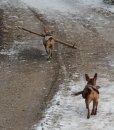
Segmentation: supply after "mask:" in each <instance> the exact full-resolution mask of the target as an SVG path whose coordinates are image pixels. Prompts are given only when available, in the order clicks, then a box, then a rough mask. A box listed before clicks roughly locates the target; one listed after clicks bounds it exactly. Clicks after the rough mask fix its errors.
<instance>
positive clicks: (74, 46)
mask: <svg viewBox="0 0 114 130" xmlns="http://www.w3.org/2000/svg"><path fill="white" fill-rule="evenodd" d="M18 28H20V29H23V30H25V31H27V32H30V33H33V34H35V35H39V36H41V37H44V35H43V34H41V33H37V32H34V31H31V30H29V29H27V28H24V27H21V26H18ZM54 39H55V41H56V42H59V43H62V44H64V45H66V46H69V47H72V48H75V49H77V46H76V45H75V44H74V45H72V44H70V43H67V42H64V41H61V40H59V39H57V38H54Z"/></svg>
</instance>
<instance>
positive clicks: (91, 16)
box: [0, 0, 114, 130]
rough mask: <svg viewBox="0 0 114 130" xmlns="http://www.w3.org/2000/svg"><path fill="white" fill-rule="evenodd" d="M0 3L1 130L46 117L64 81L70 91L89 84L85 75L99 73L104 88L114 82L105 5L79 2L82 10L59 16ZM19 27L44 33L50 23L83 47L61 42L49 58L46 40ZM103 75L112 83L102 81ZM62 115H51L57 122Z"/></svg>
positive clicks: (113, 43) (17, 129)
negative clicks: (71, 84) (84, 4)
mask: <svg viewBox="0 0 114 130" xmlns="http://www.w3.org/2000/svg"><path fill="white" fill-rule="evenodd" d="M0 7H1V9H0V61H1V64H0V71H1V75H0V85H1V87H0V104H1V107H0V129H1V130H24V129H27V130H28V129H29V128H31V126H32V125H34V124H35V123H37V122H38V121H39V120H40V119H41V118H42V117H43V116H44V115H45V114H44V115H42V112H43V110H44V109H45V108H46V106H47V107H49V106H50V105H49V104H50V102H49V101H50V100H51V99H52V97H53V95H54V94H55V93H56V92H57V90H58V89H59V87H60V88H61V85H62V84H64V85H63V86H64V90H65V91H64V94H65V93H66V95H69V93H68V94H67V92H68V91H70V90H71V89H70V87H69V83H70V81H73V82H75V83H77V84H79V82H80V84H79V85H80V86H81V87H79V88H77V89H78V90H80V89H82V88H83V87H84V86H83V85H84V84H85V82H84V81H85V79H84V74H85V73H88V74H89V75H91V76H93V75H94V73H96V72H97V73H98V84H100V85H101V86H102V87H104V88H106V87H107V85H108V83H109V82H112V83H113V82H114V69H113V68H114V61H113V58H114V52H113V49H114V37H113V34H114V22H113V21H114V15H113V13H111V12H108V11H107V10H104V9H101V8H84V9H82V8H81V7H80V6H79V5H78V6H77V8H76V9H77V13H73V14H72V13H69V14H68V15H66V14H64V13H60V12H59V11H57V10H56V11H55V12H54V14H55V15H56V18H55V17H53V16H51V17H50V14H49V15H46V14H43V12H40V11H39V10H37V9H33V8H31V7H28V6H26V5H25V4H22V3H21V2H19V1H17V0H16V1H13V2H11V3H10V2H8V1H7V0H6V1H4V2H2V4H0ZM18 26H24V27H26V28H29V29H31V30H34V31H36V32H40V33H43V26H45V27H47V28H49V29H52V30H55V33H54V36H55V37H57V38H59V39H61V40H63V41H67V42H69V43H71V44H74V43H75V44H76V45H77V46H78V49H77V50H76V49H72V48H69V47H66V46H64V45H62V44H59V43H56V45H55V49H54V56H53V57H52V59H51V60H50V61H47V60H46V53H45V49H44V46H43V44H42V38H41V37H39V36H36V35H33V34H30V33H28V32H25V31H23V30H20V29H18ZM77 75H78V76H77ZM103 78H105V79H108V80H109V81H108V83H107V81H105V83H103V82H102V79H103ZM62 89H63V88H62ZM71 91H72V90H71ZM71 91H70V94H71ZM62 94H63V93H62ZM64 94H63V95H64ZM79 100H80V98H79ZM56 101H57V102H58V100H56ZM83 103H84V101H83ZM57 104H59V103H57ZM58 106H59V105H58ZM59 114H60V113H59ZM55 117H56V116H55ZM58 118H59V116H58V115H57V118H52V120H53V124H54V121H55V119H58ZM45 123H46V122H45ZM47 124H48V121H47ZM43 125H44V124H43ZM57 125H59V124H57ZM42 128H43V127H42ZM70 128H71V127H70ZM70 128H69V130H70ZM47 129H54V126H47ZM62 130H63V129H62Z"/></svg>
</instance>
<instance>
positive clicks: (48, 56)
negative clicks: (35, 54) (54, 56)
mask: <svg viewBox="0 0 114 130" xmlns="http://www.w3.org/2000/svg"><path fill="white" fill-rule="evenodd" d="M46 53H47V60H49V58H50V54H49V48H48V47H47V46H46Z"/></svg>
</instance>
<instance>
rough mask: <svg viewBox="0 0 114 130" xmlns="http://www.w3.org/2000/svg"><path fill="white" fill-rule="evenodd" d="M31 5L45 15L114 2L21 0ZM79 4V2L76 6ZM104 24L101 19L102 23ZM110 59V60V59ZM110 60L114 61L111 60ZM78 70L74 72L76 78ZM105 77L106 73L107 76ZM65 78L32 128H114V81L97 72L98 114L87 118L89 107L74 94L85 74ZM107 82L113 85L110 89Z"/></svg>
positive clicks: (45, 129)
mask: <svg viewBox="0 0 114 130" xmlns="http://www.w3.org/2000/svg"><path fill="white" fill-rule="evenodd" d="M22 1H23V2H25V3H27V4H28V5H29V6H31V7H33V8H36V9H37V10H39V11H40V12H42V13H43V14H45V15H49V14H52V15H51V17H53V18H55V19H56V18H57V17H56V15H55V12H56V11H57V12H61V13H62V14H65V15H67V14H69V13H71V14H75V13H76V12H78V11H79V8H82V9H83V8H89V7H91V6H92V7H98V8H101V7H102V8H104V9H107V10H110V11H112V12H113V11H114V10H113V8H114V6H111V5H110V6H109V5H105V4H103V3H102V0H86V1H85V0H42V1H37V0H32V1H31V0H22ZM77 4H78V5H79V6H77ZM101 24H102V23H101ZM109 63H110V62H109ZM110 64H111V63H110ZM78 75H79V74H74V78H75V77H78ZM105 77H106V76H105ZM68 80H69V79H67V78H66V79H65V81H64V83H63V84H61V85H60V88H59V91H58V92H57V93H56V94H55V96H54V98H53V100H52V101H51V103H50V104H51V105H50V104H49V106H48V107H47V109H46V110H45V112H44V116H43V119H42V120H41V121H39V123H38V124H37V125H34V126H33V128H32V129H35V130H83V129H84V130H88V129H90V130H113V129H114V100H113V98H114V95H113V94H112V92H113V90H114V85H113V84H114V82H113V81H110V80H109V79H106V78H100V77H99V75H98V83H97V84H98V85H100V86H101V89H100V97H99V105H98V114H97V115H96V116H91V117H90V119H89V120H88V119H87V110H86V107H85V103H84V99H82V97H81V96H77V97H74V96H71V94H72V93H73V92H76V91H80V90H82V89H83V87H84V86H85V84H86V82H85V80H84V78H82V80H80V81H79V82H74V81H69V83H67V82H68ZM107 86H108V87H110V89H107Z"/></svg>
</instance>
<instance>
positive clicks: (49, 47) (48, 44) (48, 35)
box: [43, 28, 55, 60]
mask: <svg viewBox="0 0 114 130" xmlns="http://www.w3.org/2000/svg"><path fill="white" fill-rule="evenodd" d="M44 32H45V36H44V39H43V44H44V46H45V49H46V53H47V60H49V58H51V57H52V54H53V49H54V43H55V41H54V38H53V37H52V33H53V32H54V31H48V30H46V29H45V28H44Z"/></svg>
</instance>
